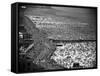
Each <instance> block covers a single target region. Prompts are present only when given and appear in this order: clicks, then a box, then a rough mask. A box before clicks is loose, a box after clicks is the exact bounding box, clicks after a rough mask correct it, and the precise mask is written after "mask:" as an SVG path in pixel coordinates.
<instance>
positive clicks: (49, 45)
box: [12, 3, 97, 73]
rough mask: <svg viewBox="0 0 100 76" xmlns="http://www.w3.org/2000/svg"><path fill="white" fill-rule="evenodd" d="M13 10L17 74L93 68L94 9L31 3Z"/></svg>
mask: <svg viewBox="0 0 100 76" xmlns="http://www.w3.org/2000/svg"><path fill="white" fill-rule="evenodd" d="M17 6H18V8H17V12H18V14H17V16H18V17H16V21H15V22H17V26H16V31H17V32H16V35H15V36H16V39H17V42H16V43H17V44H16V46H17V48H16V49H17V50H16V52H15V53H16V54H14V55H16V59H17V60H15V64H16V65H17V72H19V73H26V72H45V71H59V70H60V71H67V70H81V69H94V68H95V69H96V68H97V8H96V7H85V6H67V5H52V4H35V3H34V4H31V3H18V5H17ZM14 10H16V9H14ZM15 41H16V40H15ZM13 51H14V50H13ZM12 60H13V58H12ZM13 64H14V62H13Z"/></svg>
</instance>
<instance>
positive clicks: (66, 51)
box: [51, 42, 96, 68]
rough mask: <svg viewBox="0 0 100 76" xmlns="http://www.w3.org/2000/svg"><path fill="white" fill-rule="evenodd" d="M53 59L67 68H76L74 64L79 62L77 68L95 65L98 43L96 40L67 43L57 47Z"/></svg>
mask: <svg viewBox="0 0 100 76" xmlns="http://www.w3.org/2000/svg"><path fill="white" fill-rule="evenodd" d="M51 59H53V60H55V61H56V62H57V64H59V65H61V66H63V67H65V68H74V67H73V65H74V64H75V63H78V64H79V65H78V66H77V67H75V68H79V67H83V68H89V67H94V62H95V60H96V43H95V42H74V43H66V44H65V45H63V46H61V47H57V49H56V51H55V52H54V54H53V56H52V57H51Z"/></svg>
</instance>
